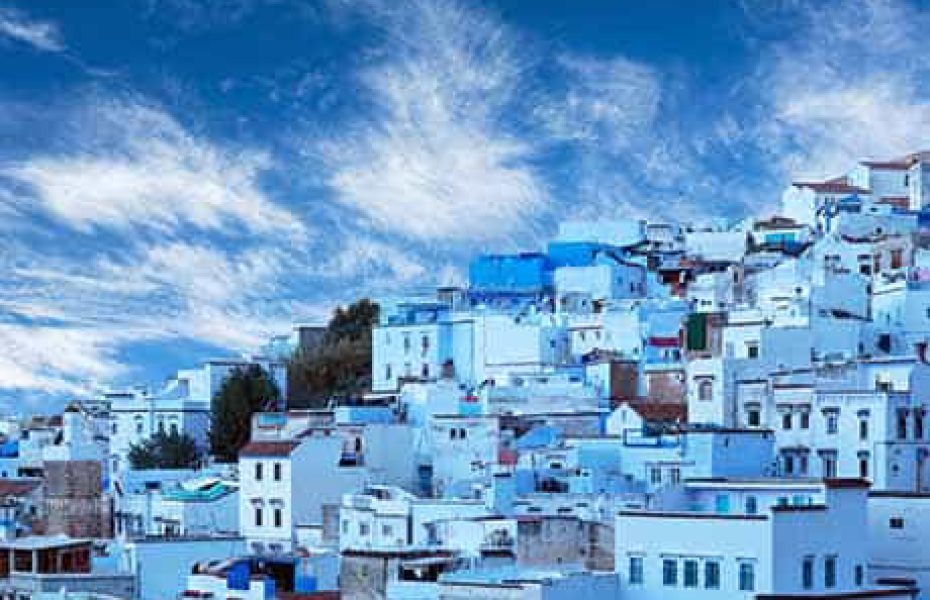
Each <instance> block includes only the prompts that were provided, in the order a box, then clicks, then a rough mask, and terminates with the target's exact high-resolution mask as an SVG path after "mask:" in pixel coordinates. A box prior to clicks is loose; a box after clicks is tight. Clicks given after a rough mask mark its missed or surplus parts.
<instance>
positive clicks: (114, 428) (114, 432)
mask: <svg viewBox="0 0 930 600" xmlns="http://www.w3.org/2000/svg"><path fill="white" fill-rule="evenodd" d="M110 433H112V434H113V435H116V421H113V424H112V425H110Z"/></svg>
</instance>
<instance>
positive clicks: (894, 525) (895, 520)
mask: <svg viewBox="0 0 930 600" xmlns="http://www.w3.org/2000/svg"><path fill="white" fill-rule="evenodd" d="M888 527H890V528H891V529H904V518H902V517H891V518H890V519H888Z"/></svg>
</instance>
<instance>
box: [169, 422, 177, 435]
mask: <svg viewBox="0 0 930 600" xmlns="http://www.w3.org/2000/svg"><path fill="white" fill-rule="evenodd" d="M168 432H169V433H170V434H171V435H173V436H176V435H178V424H177V423H175V422H173V421H172V422H171V424H170V425H168Z"/></svg>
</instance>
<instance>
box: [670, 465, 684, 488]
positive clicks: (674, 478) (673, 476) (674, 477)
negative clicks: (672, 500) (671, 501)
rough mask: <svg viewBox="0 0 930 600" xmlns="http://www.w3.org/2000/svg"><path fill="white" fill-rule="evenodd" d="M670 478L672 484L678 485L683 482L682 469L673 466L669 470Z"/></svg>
mask: <svg viewBox="0 0 930 600" xmlns="http://www.w3.org/2000/svg"><path fill="white" fill-rule="evenodd" d="M668 480H669V482H671V484H672V485H678V484H679V483H680V482H681V469H680V468H678V467H672V468H671V469H669V470H668Z"/></svg>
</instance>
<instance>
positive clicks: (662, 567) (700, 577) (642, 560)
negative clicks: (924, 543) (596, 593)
mask: <svg viewBox="0 0 930 600" xmlns="http://www.w3.org/2000/svg"><path fill="white" fill-rule="evenodd" d="M824 485H825V492H824V494H823V499H822V500H818V501H814V502H812V503H807V502H805V503H798V504H791V503H777V502H776V503H775V505H767V504H761V503H760V504H758V505H756V506H755V507H754V509H753V510H751V511H746V512H742V511H740V512H732V511H730V510H729V504H727V505H726V506H724V505H723V503H724V501H723V500H722V499H721V500H717V502H719V503H720V505H718V507H717V508H720V509H723V508H727V510H711V511H708V510H706V509H705V508H704V507H701V506H696V507H694V509H692V508H691V507H689V506H687V505H684V506H682V508H680V509H677V510H668V509H663V510H661V511H659V510H655V511H649V510H647V511H621V512H620V513H619V516H618V517H617V526H616V554H615V559H616V568H617V571H618V573H619V575H620V578H621V581H622V583H621V586H622V595H623V597H624V598H630V599H632V600H645V599H651V598H656V599H663V600H665V599H673V598H695V597H698V596H699V595H704V596H705V597H706V596H708V595H710V597H713V598H788V597H804V598H839V597H873V596H881V597H892V598H901V599H902V600H903V599H905V598H911V597H912V594H913V590H912V589H911V588H901V589H899V591H886V590H890V588H882V590H881V591H880V592H879V591H878V590H877V589H876V588H875V587H874V586H872V585H871V584H870V583H869V581H868V571H867V569H868V562H869V555H868V528H867V522H868V516H867V499H866V496H867V489H868V484H866V483H864V482H862V481H861V480H828V481H826V482H825V483H824ZM735 487H736V488H738V487H739V485H738V484H737V485H736V486H735ZM725 493H726V490H725V489H719V490H717V491H716V494H717V495H718V496H719V497H720V498H725V497H726V495H725ZM784 494H785V497H786V498H787V497H788V495H789V494H790V491H789V490H786V491H785V492H784ZM685 502H687V499H686V500H685ZM792 595H795V596H792Z"/></svg>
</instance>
